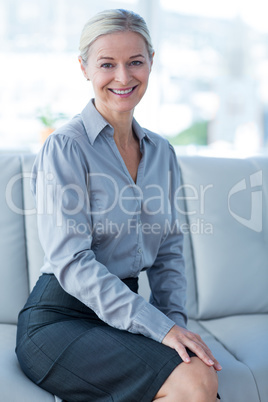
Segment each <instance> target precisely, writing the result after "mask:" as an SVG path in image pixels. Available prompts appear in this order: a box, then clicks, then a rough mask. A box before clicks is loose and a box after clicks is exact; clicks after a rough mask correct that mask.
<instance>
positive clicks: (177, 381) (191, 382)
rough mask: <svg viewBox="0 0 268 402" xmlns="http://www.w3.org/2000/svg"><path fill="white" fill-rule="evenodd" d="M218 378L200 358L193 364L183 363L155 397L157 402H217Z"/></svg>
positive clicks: (192, 362)
mask: <svg viewBox="0 0 268 402" xmlns="http://www.w3.org/2000/svg"><path fill="white" fill-rule="evenodd" d="M217 389H218V377H217V374H216V372H215V370H214V368H213V367H208V366H206V365H205V363H203V362H202V361H201V360H200V359H199V358H198V357H192V358H191V363H189V364H186V363H181V364H180V365H179V366H177V367H176V368H175V370H173V372H172V373H171V374H170V376H169V377H168V378H167V380H166V381H165V382H164V384H163V385H162V387H161V388H160V390H159V391H158V393H157V394H156V396H155V399H154V400H155V401H157V400H159V402H160V400H161V401H163V402H164V401H166V402H175V401H176V402H188V401H189V402H215V401H216V395H217Z"/></svg>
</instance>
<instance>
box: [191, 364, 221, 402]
mask: <svg viewBox="0 0 268 402" xmlns="http://www.w3.org/2000/svg"><path fill="white" fill-rule="evenodd" d="M194 359H197V360H196V362H195V367H194V370H193V372H192V373H191V375H190V378H189V380H190V381H191V383H192V389H193V392H195V393H196V394H197V395H200V398H196V400H197V401H199V400H200V401H203V400H204V401H210V400H211V401H213V402H214V401H215V400H216V396H217V391H218V376H217V373H216V371H215V369H214V368H213V367H208V366H207V365H206V364H205V363H203V362H202V361H201V360H200V359H198V358H194ZM201 395H204V398H201ZM206 398H207V399H206ZM208 398H209V399H208ZM193 400H195V399H193Z"/></svg>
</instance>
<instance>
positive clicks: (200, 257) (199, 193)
mask: <svg viewBox="0 0 268 402" xmlns="http://www.w3.org/2000/svg"><path fill="white" fill-rule="evenodd" d="M179 163H180V167H181V171H182V180H183V190H184V195H185V201H186V207H187V216H186V217H187V219H188V230H189V231H190V232H191V242H192V249H193V255H194V263H195V279H196V291H197V300H198V314H197V316H198V318H202V319H211V318H218V317H222V316H227V315H237V314H243V313H246V314H249V313H252V314H254V313H267V312H268V292H267V284H268V264H267V261H268V247H267V244H268V225H267V219H268V216H267V215H268V205H267V204H268V158H262V157H255V158H250V159H224V158H222V159H218V158H205V157H180V158H179ZM181 194H182V193H181ZM181 194H180V195H181ZM183 229H184V230H187V227H184V228H183Z"/></svg>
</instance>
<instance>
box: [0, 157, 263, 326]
mask: <svg viewBox="0 0 268 402" xmlns="http://www.w3.org/2000/svg"><path fill="white" fill-rule="evenodd" d="M34 158H35V156H34V155H1V156H0V169H1V170H0V171H1V176H0V189H1V192H0V233H1V235H0V252H1V265H0V274H1V282H0V303H1V304H0V306H1V308H0V322H6V323H16V321H17V315H18V312H19V310H20V309H21V307H22V306H23V304H24V303H25V301H26V299H27V296H28V294H29V291H30V290H31V289H32V287H33V286H34V284H35V282H36V280H37V278H38V276H39V275H40V267H41V266H42V262H43V251H42V248H41V246H40V243H39V240H38V233H37V225H36V216H35V206H34V200H33V197H32V194H31V192H30V175H31V168H32V164H33V161H34ZM179 165H180V168H181V174H182V186H181V188H180V189H179V191H178V193H177V198H178V200H177V201H178V210H179V219H180V224H181V230H182V231H183V233H184V255H185V260H186V274H187V280H188V297H187V310H188V314H189V317H191V318H199V319H210V318H218V317H222V316H226V315H234V314H244V313H247V314H249V313H265V312H266V313H267V312H268V292H267V285H268V263H267V261H268V247H267V246H268V221H267V203H268V180H267V177H268V158H260V157H259V158H257V157H256V158H250V159H245V160H243V159H224V158H222V159H218V158H217V159H216V158H207V157H193V156H183V157H179Z"/></svg>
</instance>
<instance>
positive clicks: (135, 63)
mask: <svg viewBox="0 0 268 402" xmlns="http://www.w3.org/2000/svg"><path fill="white" fill-rule="evenodd" d="M142 64H143V62H142V61H140V60H134V61H132V62H131V63H130V65H131V66H141V65H142Z"/></svg>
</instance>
